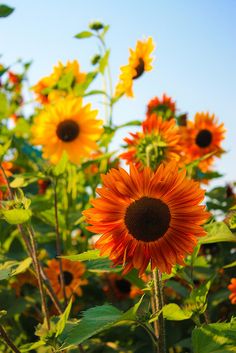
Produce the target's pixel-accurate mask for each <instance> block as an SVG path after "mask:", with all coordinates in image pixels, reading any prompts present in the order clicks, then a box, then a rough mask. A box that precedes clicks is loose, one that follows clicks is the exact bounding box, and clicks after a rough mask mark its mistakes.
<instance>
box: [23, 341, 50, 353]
mask: <svg viewBox="0 0 236 353" xmlns="http://www.w3.org/2000/svg"><path fill="white" fill-rule="evenodd" d="M45 344H46V343H45V342H44V341H38V342H33V343H26V344H24V345H23V346H21V347H20V352H21V353H24V352H29V351H32V350H35V349H36V348H39V347H42V346H45Z"/></svg>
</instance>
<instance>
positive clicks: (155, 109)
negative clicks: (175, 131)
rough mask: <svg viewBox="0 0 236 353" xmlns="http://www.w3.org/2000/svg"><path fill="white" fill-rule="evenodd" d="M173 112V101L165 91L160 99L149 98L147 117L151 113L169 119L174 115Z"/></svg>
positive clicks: (174, 107)
mask: <svg viewBox="0 0 236 353" xmlns="http://www.w3.org/2000/svg"><path fill="white" fill-rule="evenodd" d="M175 112H176V106H175V102H173V101H172V99H171V98H170V97H168V96H167V95H166V94H165V93H164V94H163V96H162V98H161V99H160V98H158V97H154V98H153V99H151V100H150V102H149V103H148V106H147V118H149V117H150V116H151V115H152V114H156V115H157V116H162V117H163V119H166V120H169V119H171V118H174V117H175Z"/></svg>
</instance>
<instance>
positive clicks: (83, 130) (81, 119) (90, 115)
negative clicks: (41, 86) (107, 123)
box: [32, 97, 103, 164]
mask: <svg viewBox="0 0 236 353" xmlns="http://www.w3.org/2000/svg"><path fill="white" fill-rule="evenodd" d="M96 115H97V110H92V109H91V105H90V104H86V105H85V106H83V105H82V98H72V97H67V98H64V99H59V100H57V101H56V102H55V104H51V105H47V106H45V109H44V110H43V111H42V112H41V113H40V114H39V115H38V116H37V117H36V118H35V120H34V125H33V127H32V135H33V144H35V145H42V146H43V157H44V158H47V159H49V160H50V161H51V162H52V163H54V164H56V163H57V162H58V161H59V160H60V158H61V157H62V154H63V152H64V151H65V152H66V153H67V155H68V158H69V160H70V161H71V162H73V163H76V164H78V163H80V162H81V158H83V157H88V156H89V155H90V153H91V152H92V151H93V150H96V149H97V144H96V140H97V139H98V138H99V137H100V135H101V133H102V130H103V129H102V127H101V125H102V121H101V120H97V119H96Z"/></svg>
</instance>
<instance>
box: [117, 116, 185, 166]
mask: <svg viewBox="0 0 236 353" xmlns="http://www.w3.org/2000/svg"><path fill="white" fill-rule="evenodd" d="M130 135H131V138H125V139H124V141H125V142H126V143H127V149H128V151H127V152H124V153H122V154H121V155H120V157H121V158H123V159H125V160H126V162H127V164H129V163H134V164H135V165H136V166H137V167H138V168H139V169H142V168H143V167H144V166H147V165H149V166H150V167H151V169H152V170H156V168H157V167H158V165H159V164H160V163H161V162H164V163H167V162H169V161H171V160H175V161H177V162H181V159H182V156H181V147H180V144H179V141H180V134H179V128H178V126H177V125H176V123H175V120H174V119H171V120H169V121H165V120H163V118H162V117H161V116H156V114H152V115H151V116H150V117H149V118H147V119H146V120H145V121H144V122H143V123H142V132H137V133H130Z"/></svg>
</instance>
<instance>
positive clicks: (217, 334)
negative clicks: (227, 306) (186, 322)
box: [192, 319, 236, 353]
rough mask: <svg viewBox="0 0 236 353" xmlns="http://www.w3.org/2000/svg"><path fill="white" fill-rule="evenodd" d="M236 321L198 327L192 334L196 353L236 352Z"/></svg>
mask: <svg viewBox="0 0 236 353" xmlns="http://www.w3.org/2000/svg"><path fill="white" fill-rule="evenodd" d="M235 343H236V320H235V319H234V320H232V321H231V322H230V323H216V324H210V325H203V326H201V327H196V328H195V329H194V330H193V332H192V344H193V352H194V353H227V352H236V348H235Z"/></svg>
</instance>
